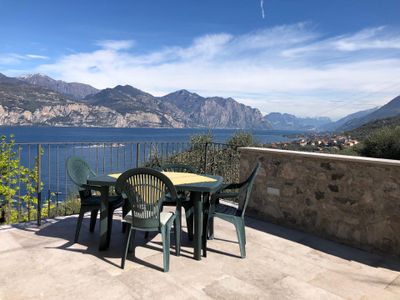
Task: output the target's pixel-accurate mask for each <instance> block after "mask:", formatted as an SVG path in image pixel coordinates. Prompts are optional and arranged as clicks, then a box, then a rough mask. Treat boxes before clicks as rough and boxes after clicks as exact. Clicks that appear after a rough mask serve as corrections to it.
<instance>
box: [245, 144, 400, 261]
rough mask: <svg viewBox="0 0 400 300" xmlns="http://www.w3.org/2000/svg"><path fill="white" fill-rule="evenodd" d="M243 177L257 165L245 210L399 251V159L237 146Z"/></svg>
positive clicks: (344, 240) (372, 248)
mask: <svg viewBox="0 0 400 300" xmlns="http://www.w3.org/2000/svg"><path fill="white" fill-rule="evenodd" d="M240 154H241V156H240V170H241V174H240V176H241V179H244V178H246V177H247V176H248V174H250V172H251V170H252V168H253V167H254V166H255V164H256V162H257V161H260V162H261V169H260V171H259V173H258V176H257V178H256V182H255V184H254V187H253V193H252V196H251V200H250V203H249V206H248V213H249V214H250V215H253V216H255V217H257V218H259V219H263V220H266V221H271V222H274V223H277V224H280V225H284V226H287V227H291V228H296V229H300V230H302V231H305V232H309V233H314V234H317V235H319V236H322V237H325V238H328V239H331V240H335V241H339V242H342V243H344V244H348V245H351V246H353V247H357V248H361V249H364V250H368V251H377V252H381V253H387V254H392V255H396V256H400V161H399V162H398V161H390V160H383V159H371V158H365V159H364V158H354V157H350V156H338V155H324V154H311V153H303V152H295V151H282V150H273V149H263V148H240Z"/></svg>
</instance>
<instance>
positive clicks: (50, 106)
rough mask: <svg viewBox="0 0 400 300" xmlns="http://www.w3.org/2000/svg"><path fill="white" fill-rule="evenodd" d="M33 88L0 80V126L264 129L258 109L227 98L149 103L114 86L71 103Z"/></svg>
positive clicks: (52, 89)
mask: <svg viewBox="0 0 400 300" xmlns="http://www.w3.org/2000/svg"><path fill="white" fill-rule="evenodd" d="M42 77H43V76H42ZM42 77H41V78H42ZM35 78H38V77H37V76H36V77H35ZM38 82H39V81H34V82H33V83H30V82H29V81H28V80H27V79H26V78H24V80H21V79H17V78H11V77H7V76H5V75H2V74H0V125H47V126H98V127H178V128H179V127H210V128H270V125H269V124H268V123H267V122H265V121H263V120H262V115H261V112H260V111H259V110H258V109H254V108H251V107H249V106H245V105H243V104H240V103H238V102H236V101H235V100H233V99H231V98H228V99H225V98H220V97H210V98H204V97H201V96H199V95H197V94H194V93H189V92H187V91H178V92H176V93H172V94H169V95H166V96H164V97H154V96H152V95H151V94H148V93H146V92H143V91H141V90H138V89H136V88H134V87H131V86H117V87H115V88H109V89H104V90H101V91H99V92H98V93H96V94H90V95H87V96H86V97H84V98H83V99H79V100H77V99H76V98H74V97H72V96H71V97H69V96H67V94H68V93H67V92H66V91H67V90H66V89H61V91H62V92H59V91H56V90H57V86H54V85H51V86H49V87H48V88H45V87H43V86H45V84H42V83H40V84H39V83H38ZM49 82H52V79H51V78H50V80H49ZM75 96H76V97H77V94H76V95H75ZM194 98H195V99H197V101H195V102H196V103H194V102H193V99H194Z"/></svg>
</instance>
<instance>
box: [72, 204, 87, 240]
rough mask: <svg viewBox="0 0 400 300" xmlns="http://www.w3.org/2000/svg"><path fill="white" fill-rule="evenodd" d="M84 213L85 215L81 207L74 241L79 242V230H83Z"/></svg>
mask: <svg viewBox="0 0 400 300" xmlns="http://www.w3.org/2000/svg"><path fill="white" fill-rule="evenodd" d="M84 215H85V212H84V211H83V210H82V209H81V210H80V211H79V216H78V222H77V224H76V230H75V239H74V243H77V242H78V238H79V232H80V230H81V226H82V220H83V216H84Z"/></svg>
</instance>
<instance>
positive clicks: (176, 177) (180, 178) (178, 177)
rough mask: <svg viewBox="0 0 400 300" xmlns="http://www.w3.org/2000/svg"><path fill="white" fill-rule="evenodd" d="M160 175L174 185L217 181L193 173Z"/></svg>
mask: <svg viewBox="0 0 400 300" xmlns="http://www.w3.org/2000/svg"><path fill="white" fill-rule="evenodd" d="M162 173H163V174H165V175H166V176H167V177H168V178H169V179H170V180H171V181H172V183H173V184H174V185H180V184H191V183H200V182H215V181H217V180H216V179H214V178H210V177H208V176H203V175H199V174H194V173H183V172H162ZM120 175H121V173H115V174H110V175H109V176H111V177H113V178H118V177H119V176H120Z"/></svg>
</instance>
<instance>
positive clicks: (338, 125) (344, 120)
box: [321, 107, 379, 131]
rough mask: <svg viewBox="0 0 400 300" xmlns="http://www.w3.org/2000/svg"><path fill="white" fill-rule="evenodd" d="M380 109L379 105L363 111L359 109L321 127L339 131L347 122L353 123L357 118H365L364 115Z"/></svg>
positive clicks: (324, 129)
mask: <svg viewBox="0 0 400 300" xmlns="http://www.w3.org/2000/svg"><path fill="white" fill-rule="evenodd" d="M378 109H379V107H374V108H371V109H367V110H362V111H358V112H355V113H352V114H350V115H347V116H345V117H344V118H341V119H339V120H337V121H336V122H332V123H328V124H326V125H323V126H322V127H321V131H337V130H340V128H341V127H343V126H345V124H348V123H351V122H353V121H354V120H356V119H360V118H363V117H365V116H367V115H369V114H371V113H373V112H374V111H376V110H378Z"/></svg>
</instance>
